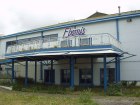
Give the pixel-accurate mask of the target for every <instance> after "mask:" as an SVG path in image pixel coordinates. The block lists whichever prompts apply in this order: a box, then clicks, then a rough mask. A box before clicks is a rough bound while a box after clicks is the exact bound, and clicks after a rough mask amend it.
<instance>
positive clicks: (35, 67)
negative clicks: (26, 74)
mask: <svg viewBox="0 0 140 105" xmlns="http://www.w3.org/2000/svg"><path fill="white" fill-rule="evenodd" d="M36 78H37V61H35V83H36Z"/></svg>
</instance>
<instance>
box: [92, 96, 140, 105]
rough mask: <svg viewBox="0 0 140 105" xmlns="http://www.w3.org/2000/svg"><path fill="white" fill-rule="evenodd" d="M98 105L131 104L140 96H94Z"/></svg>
mask: <svg viewBox="0 0 140 105" xmlns="http://www.w3.org/2000/svg"><path fill="white" fill-rule="evenodd" d="M94 99H95V100H96V101H97V102H98V103H99V104H100V105H133V104H134V103H135V102H140V97H95V98H94Z"/></svg>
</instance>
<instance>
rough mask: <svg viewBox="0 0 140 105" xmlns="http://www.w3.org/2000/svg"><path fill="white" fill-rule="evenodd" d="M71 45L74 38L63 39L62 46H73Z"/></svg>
mask: <svg viewBox="0 0 140 105" xmlns="http://www.w3.org/2000/svg"><path fill="white" fill-rule="evenodd" d="M71 46H72V40H63V41H61V47H71Z"/></svg>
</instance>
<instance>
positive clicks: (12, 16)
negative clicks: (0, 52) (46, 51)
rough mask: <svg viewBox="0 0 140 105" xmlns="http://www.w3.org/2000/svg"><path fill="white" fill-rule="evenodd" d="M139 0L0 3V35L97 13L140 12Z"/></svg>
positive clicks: (16, 0)
mask: <svg viewBox="0 0 140 105" xmlns="http://www.w3.org/2000/svg"><path fill="white" fill-rule="evenodd" d="M139 5H140V0H0V34H4V35H7V34H12V33H17V32H20V31H25V30H30V29H33V28H38V27H43V26H47V25H51V24H56V23H61V22H65V21H70V20H77V19H83V18H86V17H88V16H90V15H91V14H93V13H95V12H96V11H98V12H103V13H108V14H113V13H117V12H118V6H121V11H122V12H124V11H131V10H140V6H139Z"/></svg>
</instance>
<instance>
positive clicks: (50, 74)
mask: <svg viewBox="0 0 140 105" xmlns="http://www.w3.org/2000/svg"><path fill="white" fill-rule="evenodd" d="M54 80H55V70H50V69H45V70H44V82H45V83H47V84H53V83H54Z"/></svg>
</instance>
